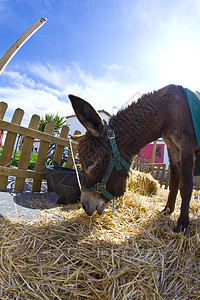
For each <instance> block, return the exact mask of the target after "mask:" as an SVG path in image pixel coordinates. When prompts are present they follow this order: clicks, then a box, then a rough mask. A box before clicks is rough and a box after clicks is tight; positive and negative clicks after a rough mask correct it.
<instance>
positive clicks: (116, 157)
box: [81, 125, 130, 200]
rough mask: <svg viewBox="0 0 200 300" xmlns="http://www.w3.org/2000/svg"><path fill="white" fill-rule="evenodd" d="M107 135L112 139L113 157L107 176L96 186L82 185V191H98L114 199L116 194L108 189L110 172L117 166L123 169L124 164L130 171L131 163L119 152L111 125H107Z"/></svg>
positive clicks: (117, 168) (118, 169)
mask: <svg viewBox="0 0 200 300" xmlns="http://www.w3.org/2000/svg"><path fill="white" fill-rule="evenodd" d="M107 128H108V130H107V137H108V139H109V141H110V146H111V149H112V158H111V161H110V164H109V166H108V169H107V171H106V174H107V175H106V176H104V177H103V178H102V180H101V182H100V183H97V184H96V185H95V186H94V187H91V188H89V189H86V188H84V187H83V186H82V187H81V190H82V191H87V192H97V193H100V194H102V195H103V196H105V197H106V198H107V199H109V200H113V199H114V198H115V196H113V195H112V194H111V193H110V192H108V191H107V190H106V184H107V182H108V179H109V177H110V174H111V172H112V170H113V168H114V167H115V168H116V170H117V171H120V170H121V169H122V166H124V167H125V168H126V169H127V171H130V165H129V164H128V163H127V161H126V160H125V159H124V158H123V157H122V156H121V155H120V154H119V151H118V148H117V143H116V140H115V133H114V131H113V130H111V128H110V126H109V125H107Z"/></svg>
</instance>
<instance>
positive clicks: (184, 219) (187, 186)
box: [174, 149, 195, 232]
mask: <svg viewBox="0 0 200 300" xmlns="http://www.w3.org/2000/svg"><path fill="white" fill-rule="evenodd" d="M183 152H184V153H182V155H181V179H180V192H181V198H182V203H181V213H180V216H179V219H178V222H177V226H176V227H175V228H174V231H175V232H179V231H184V229H186V228H187V226H188V225H189V205H190V199H191V194H192V190H193V171H194V159H195V156H194V153H192V152H191V151H190V152H189V153H188V154H187V153H186V151H185V149H184V151H183Z"/></svg>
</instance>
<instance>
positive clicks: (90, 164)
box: [85, 160, 94, 169]
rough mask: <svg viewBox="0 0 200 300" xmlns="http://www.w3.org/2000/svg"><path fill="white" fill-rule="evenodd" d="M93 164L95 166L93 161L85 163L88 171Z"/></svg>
mask: <svg viewBox="0 0 200 300" xmlns="http://www.w3.org/2000/svg"><path fill="white" fill-rule="evenodd" d="M93 164H94V162H93V161H92V160H88V161H87V162H86V163H85V167H86V169H88V168H89V167H91V166H92V165H93Z"/></svg>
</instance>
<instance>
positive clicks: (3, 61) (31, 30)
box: [0, 18, 47, 75]
mask: <svg viewBox="0 0 200 300" xmlns="http://www.w3.org/2000/svg"><path fill="white" fill-rule="evenodd" d="M46 21H47V20H46V19H44V18H40V19H39V20H38V21H37V22H35V23H34V24H33V25H32V26H31V27H30V28H28V29H27V30H26V31H25V32H24V33H23V34H22V35H21V36H20V37H19V38H18V40H17V41H16V42H15V43H14V44H13V45H12V46H11V47H10V48H9V49H8V50H7V51H6V53H5V54H4V55H3V56H2V57H1V59H0V75H1V73H2V72H3V70H4V69H5V67H6V66H7V64H8V63H9V61H10V60H11V59H12V58H13V56H14V55H15V54H16V53H17V51H19V49H20V48H21V47H22V46H23V45H24V43H25V42H26V41H27V40H28V39H29V38H30V37H31V36H32V35H33V34H34V33H35V32H36V31H37V30H38V29H39V28H40V27H41V26H43V25H44V24H45V23H46Z"/></svg>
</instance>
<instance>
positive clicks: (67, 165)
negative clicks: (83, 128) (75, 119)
mask: <svg viewBox="0 0 200 300" xmlns="http://www.w3.org/2000/svg"><path fill="white" fill-rule="evenodd" d="M78 134H80V131H78V130H76V131H75V132H74V135H78ZM72 149H73V150H72V151H73V155H74V158H75V156H76V153H77V144H75V143H74V144H73V147H72ZM73 165H74V162H73V159H72V153H71V149H70V151H69V154H68V159H67V163H66V168H73Z"/></svg>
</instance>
